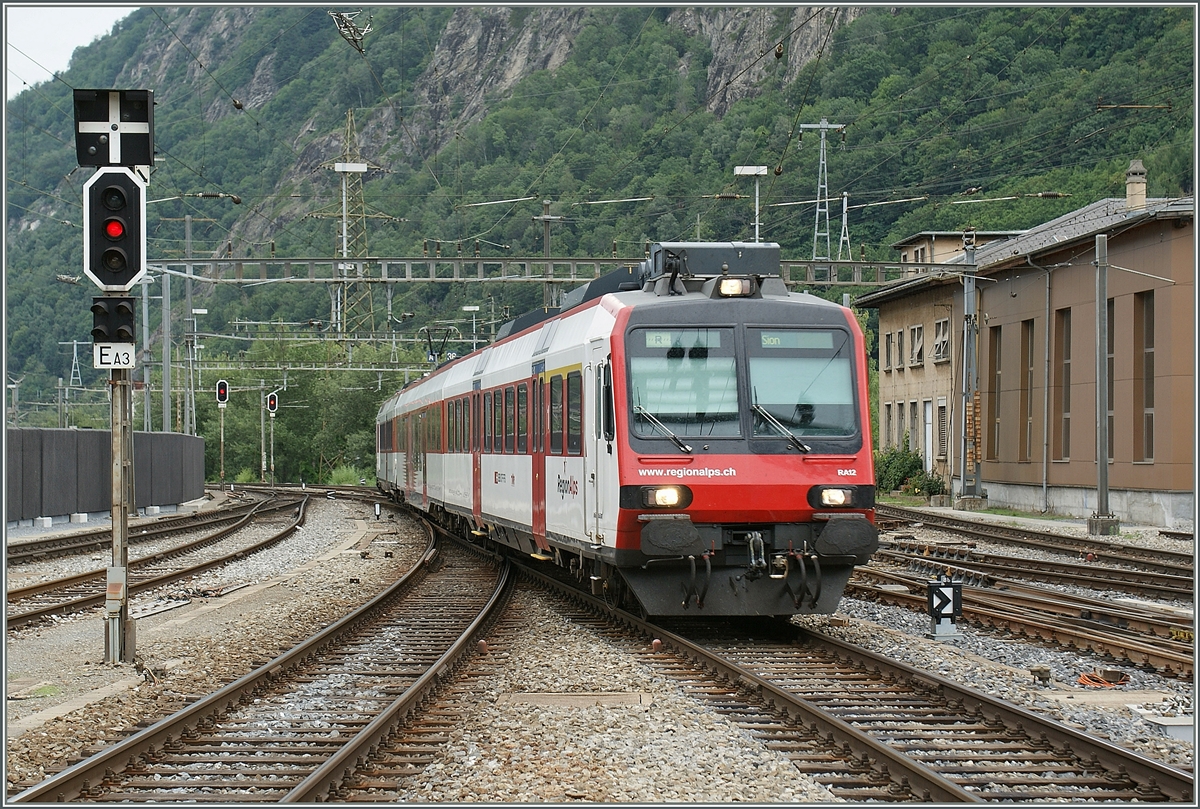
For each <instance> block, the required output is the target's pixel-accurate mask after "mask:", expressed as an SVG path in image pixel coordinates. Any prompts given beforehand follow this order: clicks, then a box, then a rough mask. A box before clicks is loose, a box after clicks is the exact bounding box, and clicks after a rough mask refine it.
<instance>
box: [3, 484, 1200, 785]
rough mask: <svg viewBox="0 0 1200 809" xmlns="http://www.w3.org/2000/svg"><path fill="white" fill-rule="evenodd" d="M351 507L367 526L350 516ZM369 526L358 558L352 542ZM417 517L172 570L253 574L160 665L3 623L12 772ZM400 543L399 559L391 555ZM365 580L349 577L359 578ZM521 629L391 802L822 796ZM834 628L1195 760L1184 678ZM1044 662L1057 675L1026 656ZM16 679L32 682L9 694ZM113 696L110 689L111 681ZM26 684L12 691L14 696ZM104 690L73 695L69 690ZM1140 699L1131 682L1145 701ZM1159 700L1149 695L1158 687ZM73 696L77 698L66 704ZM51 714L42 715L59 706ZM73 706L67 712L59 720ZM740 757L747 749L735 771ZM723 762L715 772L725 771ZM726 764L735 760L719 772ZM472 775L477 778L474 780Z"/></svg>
mask: <svg viewBox="0 0 1200 809" xmlns="http://www.w3.org/2000/svg"><path fill="white" fill-rule="evenodd" d="M356 521H357V522H356ZM364 536H368V537H371V538H370V539H369V546H368V551H367V553H366V555H365V558H364V554H363V553H362V552H361V550H360V549H359V544H360V543H361V542H362V541H363V537H364ZM424 544H425V538H424V533H423V531H421V530H419V529H417V528H415V527H410V526H409V523H408V522H407V521H406V520H404V519H402V518H397V519H396V520H394V521H393V520H388V519H387V518H386V516H385V518H384V519H383V520H380V521H376V520H375V519H374V516H373V513H371V512H370V510H369V507H368V506H366V505H359V504H355V503H351V502H349V501H340V500H338V501H331V500H324V499H315V500H314V501H313V503H312V504H311V506H310V510H309V512H308V519H307V523H306V525H305V526H304V528H303V530H301V531H300V532H298V533H297V534H296V535H295V536H294V537H292V538H290V539H288V540H285V541H284V542H282V543H280V544H279V545H277V546H275V547H274V548H272V549H271V550H269V551H266V552H264V553H261V554H256V555H255V556H254V557H251V558H249V559H245V560H242V561H240V562H237V563H234V564H231V565H228V566H226V567H225V568H222V569H221V570H219V571H213V572H211V573H210V574H207V575H206V576H204V577H198V579H197V580H196V581H193V582H190V583H180V585H178V586H177V588H176V589H177V590H178V591H179V592H181V593H188V594H194V593H197V592H204V591H214V590H217V589H219V588H223V587H229V586H234V585H238V584H247V585H248V586H246V587H243V588H242V589H240V590H234V591H232V592H230V593H229V595H226V596H223V597H220V598H207V599H206V598H196V597H193V599H192V602H191V603H190V604H188V605H187V606H185V607H182V608H179V609H175V610H169V611H166V612H162V613H158V614H155V615H151V616H148V617H146V618H143V619H141V620H139V621H138V641H137V649H138V654H139V657H141V658H142V661H143V662H144V665H145V666H146V667H148V668H149V670H150V671H149V673H144V672H139V671H138V670H137V669H136V668H135V667H133V666H110V665H106V664H104V663H103V662H102V661H103V638H104V627H103V620H102V618H101V616H100V613H89V614H87V615H83V616H75V617H70V618H66V619H63V620H62V621H59V622H56V623H55V624H48V625H45V626H42V627H38V628H30V629H26V630H19V631H16V632H11V633H8V636H7V642H6V647H7V648H6V653H7V654H6V667H7V677H8V681H9V697H10V699H9V700H8V701H7V702H6V726H7V727H6V730H7V734H8V742H7V745H6V747H7V750H6V774H7V778H8V783H9V787H10V789H11V787H12V785H13V782H14V781H21V782H22V783H27V782H29V781H32V780H40V779H41V778H43V777H45V775H46V773H47V772H50V771H53V770H56V769H59V768H61V767H62V766H64V765H65V764H66V763H67V762H68V761H69V760H70V759H71V758H72V757H73V756H75V755H77V754H78V753H80V752H81V751H84V750H86V749H88V748H89V747H94V746H97V745H98V744H99V743H100V742H101V741H102V740H103V739H105V738H116V737H120V736H122V735H126V734H127V733H129V732H130V731H131V729H132V728H134V726H136V725H137V723H139V722H146V721H153V720H155V719H157V718H159V717H160V716H162V715H164V714H166V713H169V712H171V711H174V710H177V709H178V708H179V707H182V705H183V704H184V703H185V701H186V700H187V699H189V698H194V697H197V696H201V695H204V694H207V693H209V692H211V691H213V690H216V689H217V688H219V687H220V686H222V685H223V684H225V683H227V682H229V681H231V680H233V679H236V678H237V677H239V676H241V675H242V674H244V673H245V672H246V671H248V670H250V669H251V668H253V666H254V665H257V664H261V663H264V662H266V661H267V660H269V659H271V658H273V657H274V656H276V655H278V654H279V653H281V652H283V651H285V650H286V649H287V648H290V647H291V646H292V645H293V644H294V643H295V642H297V641H299V640H300V639H301V638H302V637H305V636H307V635H309V634H311V633H312V632H314V631H316V630H317V629H319V628H321V627H323V626H325V625H327V624H328V623H330V622H332V621H333V620H336V619H337V618H340V617H341V616H342V615H344V614H345V613H346V612H347V611H349V609H351V608H352V607H353V606H355V605H357V604H360V603H362V602H363V601H366V600H367V599H368V598H370V597H371V596H373V595H374V594H375V593H377V592H379V591H380V590H382V589H383V588H384V587H385V586H386V585H387V584H389V583H390V582H391V581H393V580H394V579H395V578H396V577H397V576H398V575H399V574H400V573H401V572H402V571H403V570H404V569H407V568H408V567H409V566H410V565H411V564H412V563H413V562H414V561H415V559H416V557H417V556H418V554H419V552H420V550H421V549H423V548H424ZM386 551H392V552H393V554H392V556H391V558H388V557H385V556H384V553H385V552H386ZM353 579H357V580H358V581H357V582H353V583H352V580H353ZM518 598H519V599H521V600H520V608H521V609H523V610H527V611H528V612H529V614H530V621H529V623H528V626H529V631H528V633H527V634H523V635H522V636H521V637H520V638H519V639H518V640H517V641H516V642H515V643H513V644H512V646H511V647H510V648H509V649H508V650H507V653H508V655H509V657H508V659H507V660H506V661H505V664H504V665H503V666H500V667H498V668H497V672H498V674H497V679H496V681H495V682H494V683H489V684H488V686H487V687H486V688H485V689H484V690H482V691H481V692H480V694H479V699H478V701H477V704H476V707H475V710H473V711H472V712H470V713H469V715H468V716H467V717H466V722H465V723H464V724H463V725H462V726H461V727H460V728H459V729H457V730H456V731H455V732H454V733H453V734H452V736H451V738H450V740H449V741H448V742H447V743H446V744H445V745H444V746H443V747H442V748H441V749H440V751H439V753H438V760H437V761H436V762H435V763H434V764H432V765H430V766H429V767H428V768H426V770H425V771H424V772H422V773H421V774H420V775H418V776H412V777H410V778H408V779H405V780H404V781H402V782H401V783H400V784H398V788H397V791H396V795H397V796H398V797H399V798H402V799H406V800H415V801H470V802H475V801H479V802H487V801H498V802H502V801H531V800H536V801H564V800H589V801H654V802H663V801H754V802H778V801H798V802H827V801H829V800H831V799H832V797H831V796H830V795H829V794H828V792H827V791H826V790H824V789H823V788H821V787H819V786H816V785H813V784H811V783H810V782H808V781H806V780H805V779H803V778H802V777H801V776H800V773H799V772H798V771H797V770H796V769H795V768H794V767H792V766H791V765H790V764H789V763H788V762H787V760H786V758H784V757H782V756H781V755H779V754H776V753H774V752H772V751H768V750H766V748H764V747H763V746H762V745H760V744H758V743H757V742H755V741H754V740H753V739H752V738H750V736H749V735H748V734H747V733H745V732H744V731H742V730H741V729H739V728H737V727H736V726H735V725H733V724H731V723H729V722H728V721H727V720H725V719H724V718H722V717H721V716H720V715H718V714H717V713H715V712H713V711H712V710H711V709H708V708H705V707H703V706H701V705H699V704H698V703H696V702H695V701H694V700H691V699H690V698H688V697H687V696H686V695H684V694H683V692H682V691H681V690H680V689H679V688H678V686H677V685H675V684H674V683H672V682H670V681H667V680H663V679H660V678H659V677H658V676H657V675H655V674H654V672H652V671H651V670H650V669H649V668H647V667H646V665H645V664H644V663H643V662H641V661H640V660H639V658H638V656H637V655H636V654H634V653H632V652H630V651H628V650H625V649H623V648H621V647H619V646H618V645H615V644H614V643H612V642H611V641H609V640H607V639H605V638H604V637H603V636H602V635H601V634H600V633H598V632H596V631H594V630H592V629H590V628H588V627H587V626H584V625H577V624H573V623H570V622H569V621H567V620H566V619H564V618H561V617H558V616H556V614H555V613H554V611H553V609H552V608H551V607H550V606H548V605H547V603H545V602H543V601H542V600H541V599H539V598H537V597H534V596H531V595H528V594H518ZM847 618H848V619H849V620H848V621H847V622H845V623H846V625H844V626H843V625H841V624H842V623H843V620H841V619H847ZM796 620H798V621H800V622H801V623H802V624H805V625H811V626H812V627H813V628H818V629H821V630H822V631H824V632H827V633H828V634H832V635H835V636H838V637H842V638H844V639H846V640H848V641H851V642H855V643H859V644H862V645H864V646H866V647H867V648H870V649H873V650H875V651H878V652H881V653H884V654H888V655H891V656H895V657H898V658H900V659H902V660H905V661H906V662H908V663H910V664H911V665H914V666H917V667H920V668H927V669H929V670H931V671H935V672H938V673H940V674H942V675H943V676H946V677H949V678H951V679H954V680H956V681H959V682H964V683H966V684H969V685H972V686H975V687H977V688H980V689H982V690H985V691H987V692H989V693H991V694H994V695H996V696H999V697H1001V698H1002V699H1006V700H1008V701H1010V702H1013V703H1015V704H1017V705H1021V706H1023V707H1026V708H1030V709H1032V710H1036V711H1038V712H1042V713H1047V714H1050V715H1052V716H1055V717H1056V718H1059V719H1062V720H1064V721H1067V722H1070V723H1073V724H1075V725H1076V726H1077V727H1080V728H1082V729H1084V730H1086V731H1088V732H1091V733H1094V734H1096V735H1099V736H1102V737H1105V738H1108V739H1109V740H1110V741H1112V742H1113V743H1115V744H1119V745H1122V746H1125V747H1128V748H1131V749H1135V750H1138V751H1140V752H1142V753H1144V754H1146V755H1149V756H1152V757H1154V758H1157V759H1159V760H1162V761H1165V762H1167V763H1169V764H1173V765H1175V766H1185V767H1190V766H1191V764H1192V760H1193V749H1194V745H1193V744H1192V742H1191V740H1186V741H1177V740H1174V739H1170V738H1168V737H1167V736H1165V735H1164V733H1163V731H1162V730H1161V729H1160V728H1159V727H1157V726H1155V725H1153V724H1151V723H1149V722H1147V721H1146V720H1145V719H1144V718H1143V716H1142V714H1141V713H1140V712H1139V711H1138V710H1135V709H1134V708H1131V707H1129V705H1127V704H1125V703H1122V702H1121V701H1120V698H1119V697H1117V698H1116V700H1114V699H1113V697H1114V695H1115V694H1119V693H1128V694H1130V695H1131V703H1134V702H1137V701H1138V700H1142V699H1149V700H1150V701H1151V703H1152V704H1149V705H1138V707H1141V708H1142V709H1143V710H1152V711H1156V712H1170V711H1174V712H1176V713H1181V714H1187V715H1190V714H1191V712H1192V700H1193V694H1194V689H1193V686H1192V683H1190V682H1185V681H1182V680H1175V679H1168V678H1162V677H1159V676H1157V675H1155V674H1153V673H1151V672H1146V671H1143V670H1141V669H1136V668H1133V667H1123V666H1120V665H1117V664H1111V663H1104V662H1102V661H1098V660H1097V659H1095V658H1093V657H1089V656H1086V655H1075V654H1070V653H1067V652H1063V651H1059V650H1056V649H1051V648H1048V647H1045V646H1041V645H1037V644H1030V643H1025V642H1022V641H1018V640H1006V639H1001V638H999V637H998V636H997V635H995V634H993V633H984V632H975V631H973V630H972V629H970V628H969V627H961V628H960V630H959V631H960V633H961V637H960V638H959V639H956V640H955V641H954V642H941V641H932V640H931V639H929V638H927V637H926V635H927V633H928V632H929V630H930V619H929V618H928V616H924V615H921V614H917V613H912V612H908V611H906V610H903V609H900V608H894V607H887V606H883V605H879V604H875V603H872V602H866V601H858V600H855V599H846V600H844V601H843V604H842V608H841V610H840V611H839V614H838V616H836V618H835V619H833V620H831V619H830V617H827V616H812V617H807V618H798V619H796ZM1038 665H1048V666H1049V667H1050V668H1051V670H1052V673H1053V675H1052V676H1053V680H1052V682H1051V683H1050V684H1049V685H1043V684H1040V683H1038V682H1036V681H1035V679H1034V678H1033V677H1032V676H1031V674H1030V668H1031V667H1032V666H1038ZM1101 667H1103V668H1115V669H1120V670H1122V671H1125V672H1127V673H1128V674H1129V675H1130V683H1129V684H1128V685H1124V686H1120V687H1119V688H1118V689H1113V690H1112V692H1113V693H1109V694H1107V696H1108V697H1109V698H1108V699H1106V700H1104V701H1102V702H1097V703H1093V701H1091V700H1090V696H1089V695H1092V694H1093V693H1094V690H1092V689H1085V688H1084V687H1082V686H1080V685H1078V684H1077V683H1076V682H1075V680H1076V678H1077V677H1078V675H1079V673H1081V672H1084V671H1091V670H1093V669H1095V668H1101ZM14 684H17V685H20V686H21V687H20V688H14ZM104 687H108V688H110V689H111V690H112V693H111V694H109V695H107V696H104V693H105V692H104V691H103V688H104ZM538 690H543V691H552V692H569V691H573V690H579V691H589V692H592V691H595V692H600V691H628V692H640V693H645V694H648V695H649V704H648V705H646V706H644V707H637V708H632V707H630V706H628V705H605V704H600V705H592V706H573V707H570V708H560V707H558V706H550V707H547V706H545V705H534V704H521V703H513V702H511V701H505V700H503V699H502V697H503V695H505V694H512V693H518V692H534V691H538ZM14 695H15V696H18V697H23V698H21V699H15V700H14V699H12V697H13V696H14ZM89 695H90V696H91V697H93V698H97V697H100V698H99V699H98V700H97V701H95V702H92V703H91V704H88V705H85V706H81V707H72V706H73V703H72V700H77V701H83V700H86V699H87V698H88V697H89ZM1135 695H1136V696H1135ZM1147 695H1149V696H1147ZM68 708H71V710H67V709H68ZM47 709H49V710H47ZM55 712H62V713H63V715H61V716H54V715H53V714H54V713H55ZM730 762H737V763H736V765H731V764H730ZM714 768H715V769H714ZM725 773H731V774H732V775H731V777H729V778H726V777H725V775H724V774H725ZM468 774H469V775H470V777H469V778H467V777H466V776H467V775H468Z"/></svg>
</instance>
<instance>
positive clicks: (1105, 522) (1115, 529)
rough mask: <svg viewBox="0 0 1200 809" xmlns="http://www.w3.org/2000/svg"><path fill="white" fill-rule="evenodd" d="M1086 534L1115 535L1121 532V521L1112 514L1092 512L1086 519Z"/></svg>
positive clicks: (1095, 535) (1094, 535)
mask: <svg viewBox="0 0 1200 809" xmlns="http://www.w3.org/2000/svg"><path fill="white" fill-rule="evenodd" d="M1087 529H1088V536H1093V537H1097V536H1109V537H1115V536H1117V535H1118V534H1120V533H1121V521H1120V520H1119V519H1118V518H1117V517H1115V516H1113V515H1112V514H1105V515H1099V514H1093V515H1092V516H1091V517H1089V518H1088V521H1087Z"/></svg>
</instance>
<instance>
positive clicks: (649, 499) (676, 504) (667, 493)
mask: <svg viewBox="0 0 1200 809" xmlns="http://www.w3.org/2000/svg"><path fill="white" fill-rule="evenodd" d="M641 500H642V508H687V507H688V506H689V505H690V504H691V502H692V491H691V489H689V488H688V487H687V486H643V487H642V497H641Z"/></svg>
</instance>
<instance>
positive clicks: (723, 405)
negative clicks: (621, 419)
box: [628, 328, 741, 438]
mask: <svg viewBox="0 0 1200 809" xmlns="http://www.w3.org/2000/svg"><path fill="white" fill-rule="evenodd" d="M631 338H632V339H631V340H630V341H629V358H628V360H629V376H630V384H631V387H630V396H631V400H632V403H633V413H632V423H633V431H634V434H635V435H637V436H639V437H642V438H670V433H674V434H676V435H679V436H687V435H692V436H737V435H740V434H741V426H740V419H739V416H738V384H737V363H736V361H735V358H734V339H733V329H729V328H724V329H704V328H700V329H679V328H660V329H637V330H635V331H634V332H633V333H632V335H631ZM664 430H666V431H669V433H666V434H664Z"/></svg>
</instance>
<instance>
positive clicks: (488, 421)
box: [483, 393, 492, 452]
mask: <svg viewBox="0 0 1200 809" xmlns="http://www.w3.org/2000/svg"><path fill="white" fill-rule="evenodd" d="M483 451H484V452H491V451H492V394H490V393H485V394H483Z"/></svg>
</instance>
